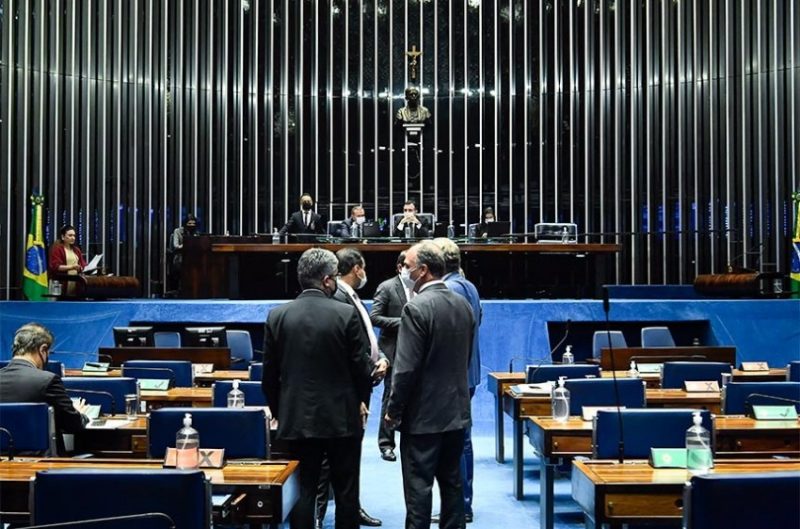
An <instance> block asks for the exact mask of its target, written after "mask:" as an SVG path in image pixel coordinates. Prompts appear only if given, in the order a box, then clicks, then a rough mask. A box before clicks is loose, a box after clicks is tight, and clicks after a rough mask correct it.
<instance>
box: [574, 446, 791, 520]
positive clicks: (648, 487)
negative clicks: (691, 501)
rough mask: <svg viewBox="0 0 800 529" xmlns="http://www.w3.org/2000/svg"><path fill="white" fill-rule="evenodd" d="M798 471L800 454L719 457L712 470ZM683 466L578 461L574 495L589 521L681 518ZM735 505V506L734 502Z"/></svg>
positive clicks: (685, 480) (686, 479)
mask: <svg viewBox="0 0 800 529" xmlns="http://www.w3.org/2000/svg"><path fill="white" fill-rule="evenodd" d="M787 471H788V472H800V460H796V459H795V460H770V459H762V460H745V459H743V460H733V461H715V462H714V470H713V472H714V474H738V473H744V472H759V473H767V472H787ZM690 477H691V476H690V474H689V473H688V472H687V471H686V470H683V469H663V468H659V469H654V468H652V467H650V465H649V464H648V463H646V462H640V463H634V462H627V461H626V462H625V463H623V464H619V463H617V462H615V461H575V462H574V463H573V467H572V497H573V498H574V499H575V501H576V502H578V505H580V507H581V509H582V510H583V512H584V513H585V515H586V525H587V526H589V527H593V526H594V525H595V524H597V525H599V526H601V525H603V524H610V523H613V524H622V523H642V522H661V523H664V522H668V521H670V520H671V521H673V522H675V523H677V524H680V520H681V518H682V516H683V487H684V485H685V484H686V482H687V481H688V480H689V478H690ZM731 507H732V508H733V507H734V506H731Z"/></svg>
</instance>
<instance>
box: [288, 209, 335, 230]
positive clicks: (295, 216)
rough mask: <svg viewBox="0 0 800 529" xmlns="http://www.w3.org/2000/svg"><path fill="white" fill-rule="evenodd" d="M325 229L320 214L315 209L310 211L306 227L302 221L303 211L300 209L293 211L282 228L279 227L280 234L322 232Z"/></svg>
mask: <svg viewBox="0 0 800 529" xmlns="http://www.w3.org/2000/svg"><path fill="white" fill-rule="evenodd" d="M325 229H326V224H325V221H324V220H323V219H322V215H320V214H319V213H317V212H315V211H313V210H312V211H311V224H310V225H309V226H308V227H306V225H305V224H304V223H303V212H302V211H295V212H294V213H292V214H291V216H289V220H288V221H286V224H284V226H283V228H281V231H280V234H281V235H286V234H287V233H289V234H296V233H311V234H324V233H325Z"/></svg>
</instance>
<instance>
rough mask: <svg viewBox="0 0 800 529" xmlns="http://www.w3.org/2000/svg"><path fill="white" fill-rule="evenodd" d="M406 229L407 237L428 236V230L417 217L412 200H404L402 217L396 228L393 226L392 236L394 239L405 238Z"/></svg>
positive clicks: (415, 206) (415, 207)
mask: <svg viewBox="0 0 800 529" xmlns="http://www.w3.org/2000/svg"><path fill="white" fill-rule="evenodd" d="M406 228H408V231H409V233H408V236H409V237H416V238H422V237H427V236H428V228H426V227H425V225H424V224H423V223H422V221H421V220H419V218H418V217H417V205H416V204H415V203H414V201H413V200H406V201H405V203H404V204H403V216H402V217H401V218H400V222H398V223H397V226H394V227H393V228H392V229H393V235H394V236H395V237H406Z"/></svg>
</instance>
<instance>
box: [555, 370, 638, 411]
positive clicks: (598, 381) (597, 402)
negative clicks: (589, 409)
mask: <svg viewBox="0 0 800 529" xmlns="http://www.w3.org/2000/svg"><path fill="white" fill-rule="evenodd" d="M616 382H617V384H618V387H619V405H620V406H625V407H626V408H644V406H645V397H644V382H642V380H641V379H638V378H618V379H617V381H616ZM564 386H565V387H566V388H567V389H568V390H569V393H570V402H569V414H570V415H581V410H582V408H583V406H615V405H616V404H617V399H616V393H615V391H614V380H613V379H610V378H586V379H572V380H567V381H565V382H564Z"/></svg>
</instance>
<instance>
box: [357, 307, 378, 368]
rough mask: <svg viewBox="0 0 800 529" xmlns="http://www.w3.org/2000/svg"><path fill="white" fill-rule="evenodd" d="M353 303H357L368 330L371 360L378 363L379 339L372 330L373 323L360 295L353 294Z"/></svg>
mask: <svg viewBox="0 0 800 529" xmlns="http://www.w3.org/2000/svg"><path fill="white" fill-rule="evenodd" d="M353 301H354V302H355V305H356V308H357V309H358V314H359V315H360V316H361V321H363V322H364V327H366V329H367V335H368V336H369V349H370V354H369V356H370V358H372V361H373V362H377V361H378V359H379V358H380V355H379V353H378V351H379V349H378V339H377V338H376V337H375V329H373V328H372V322H371V321H369V314H368V313H367V309H366V307H364V304H363V303H361V299H360V298H359V297H358V294H356V293H355V292H353Z"/></svg>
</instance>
